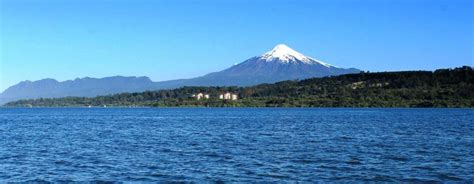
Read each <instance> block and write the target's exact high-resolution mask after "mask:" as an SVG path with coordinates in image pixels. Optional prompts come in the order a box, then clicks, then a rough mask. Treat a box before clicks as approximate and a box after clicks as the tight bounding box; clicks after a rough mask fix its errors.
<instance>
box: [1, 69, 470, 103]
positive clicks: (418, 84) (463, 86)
mask: <svg viewBox="0 0 474 184" xmlns="http://www.w3.org/2000/svg"><path fill="white" fill-rule="evenodd" d="M224 92H231V93H234V94H237V95H238V97H239V99H238V100H235V101H232V100H221V99H219V98H218V96H219V95H220V94H222V93H224ZM197 93H203V94H209V95H210V98H209V99H201V100H197V99H196V98H193V97H192V95H193V94H197ZM104 105H105V106H108V107H110V106H153V107H156V106H205V107H225V106H231V107H474V71H473V69H472V67H467V66H464V67H461V68H456V69H440V70H436V71H434V72H432V71H405V72H379V73H369V72H363V73H358V74H347V75H340V76H335V77H324V78H312V79H307V80H301V81H283V82H278V83H275V84H261V85H257V86H252V87H182V88H178V89H172V90H159V91H146V92H142V93H121V94H116V95H108V96H99V97H95V98H85V97H66V98H56V99H36V100H19V101H15V102H10V103H8V104H6V105H5V106H7V107H65V106H80V107H88V106H100V107H103V106H104Z"/></svg>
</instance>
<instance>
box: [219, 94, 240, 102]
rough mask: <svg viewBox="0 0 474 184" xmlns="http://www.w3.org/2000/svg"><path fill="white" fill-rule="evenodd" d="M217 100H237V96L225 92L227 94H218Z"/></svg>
mask: <svg viewBox="0 0 474 184" xmlns="http://www.w3.org/2000/svg"><path fill="white" fill-rule="evenodd" d="M219 99H221V100H237V99H238V96H237V94H233V93H229V92H227V93H224V94H220V95H219Z"/></svg>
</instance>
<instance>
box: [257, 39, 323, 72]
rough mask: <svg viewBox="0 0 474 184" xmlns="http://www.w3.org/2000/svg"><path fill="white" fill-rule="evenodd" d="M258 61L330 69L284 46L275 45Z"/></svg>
mask: <svg viewBox="0 0 474 184" xmlns="http://www.w3.org/2000/svg"><path fill="white" fill-rule="evenodd" d="M260 59H262V60H265V61H268V62H271V61H278V62H282V63H291V62H303V63H305V64H321V65H324V66H326V67H331V65H330V64H327V63H324V62H322V61H319V60H316V59H313V58H310V57H307V56H305V55H303V54H301V53H299V52H297V51H295V50H293V49H292V48H290V47H288V46H287V45H285V44H278V45H276V46H275V47H274V48H273V49H272V50H271V51H268V52H266V53H264V54H263V55H262V56H260Z"/></svg>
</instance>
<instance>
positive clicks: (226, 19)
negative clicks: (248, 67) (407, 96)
mask: <svg viewBox="0 0 474 184" xmlns="http://www.w3.org/2000/svg"><path fill="white" fill-rule="evenodd" d="M473 2H474V1H472V0H321V1H317V0H305V1H298V0H283V1H277V0H222V1H217V0H207V1H206V0H187V1H184V0H181V1H179V0H156V1H155V0H0V3H1V4H0V6H1V17H0V20H1V22H0V31H1V34H0V43H1V44H0V47H1V48H0V49H1V50H0V51H1V52H0V72H1V73H0V91H3V90H4V89H6V88H7V87H8V86H11V85H13V84H16V83H18V82H20V81H23V80H39V79H43V78H55V79H57V80H60V81H62V80H68V79H74V78H77V77H85V76H89V77H106V76H114V75H123V76H149V77H150V78H151V79H152V80H154V81H161V80H168V79H177V78H190V77H195V76H199V75H203V74H206V73H209V72H213V71H218V70H222V69H225V68H227V67H230V66H232V65H233V64H234V63H238V62H241V61H244V60H245V59H247V58H249V57H252V56H256V55H260V54H262V53H263V52H265V51H267V50H270V49H272V48H273V46H274V45H276V44H278V43H285V44H287V45H289V46H290V47H292V48H293V49H295V50H297V51H299V52H301V53H303V54H305V55H308V56H311V57H313V58H316V59H319V60H322V61H325V62H327V63H330V64H333V65H336V66H341V67H355V68H359V69H362V70H370V71H394V70H433V69H436V68H447V67H456V66H461V65H471V66H472V65H474V64H473V63H474V60H473V58H474V46H473V44H474V24H473V22H474V14H473V12H474V3H473Z"/></svg>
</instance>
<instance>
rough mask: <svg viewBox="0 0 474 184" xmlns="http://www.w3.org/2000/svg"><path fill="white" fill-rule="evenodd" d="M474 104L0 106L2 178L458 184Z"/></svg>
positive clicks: (473, 131) (470, 143)
mask: <svg viewBox="0 0 474 184" xmlns="http://www.w3.org/2000/svg"><path fill="white" fill-rule="evenodd" d="M473 168H474V110H472V109H257V108H242V109H236V108H231V109H225V108H223V109H219V108H215V109H214V108H156V109H154V108H144V109H125V108H124V109H120V108H117V109H114V108H112V109H110V108H107V109H105V108H104V109H94V108H92V109H86V108H83V109H79V108H78V109H74V108H65V109H52V108H45V109H0V181H145V182H146V181H197V182H199V181H310V182H311V181H467V182H472V181H473V179H474V169H473Z"/></svg>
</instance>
